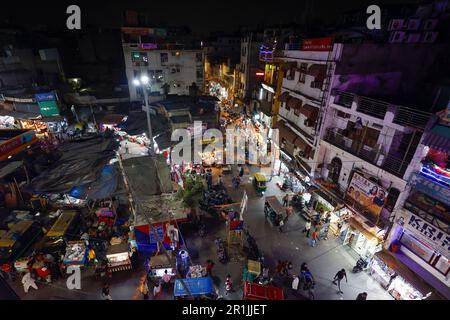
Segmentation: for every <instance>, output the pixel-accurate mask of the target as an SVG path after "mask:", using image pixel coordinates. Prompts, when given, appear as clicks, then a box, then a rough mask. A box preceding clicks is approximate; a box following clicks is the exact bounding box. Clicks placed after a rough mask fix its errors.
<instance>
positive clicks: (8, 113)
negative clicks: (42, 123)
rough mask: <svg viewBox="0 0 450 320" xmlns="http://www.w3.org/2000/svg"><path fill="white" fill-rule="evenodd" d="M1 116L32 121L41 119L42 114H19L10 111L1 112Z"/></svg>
mask: <svg viewBox="0 0 450 320" xmlns="http://www.w3.org/2000/svg"><path fill="white" fill-rule="evenodd" d="M0 116H10V117H13V118H16V119H22V120H32V119H36V118H39V117H40V116H41V114H40V113H36V112H19V111H9V110H0Z"/></svg>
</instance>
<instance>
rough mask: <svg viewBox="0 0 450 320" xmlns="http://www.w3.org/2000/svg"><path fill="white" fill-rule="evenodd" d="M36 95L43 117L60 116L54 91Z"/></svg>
mask: <svg viewBox="0 0 450 320" xmlns="http://www.w3.org/2000/svg"><path fill="white" fill-rule="evenodd" d="M34 97H35V99H36V101H37V103H38V105H39V109H40V111H41V115H42V116H43V117H55V116H59V108H58V105H57V102H56V96H55V94H54V93H53V92H46V93H38V94H36V95H35V96H34Z"/></svg>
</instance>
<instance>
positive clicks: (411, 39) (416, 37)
mask: <svg viewBox="0 0 450 320" xmlns="http://www.w3.org/2000/svg"><path fill="white" fill-rule="evenodd" d="M421 37H422V34H421V33H408V34H407V35H406V37H405V42H406V43H418V42H419V41H420V38H421Z"/></svg>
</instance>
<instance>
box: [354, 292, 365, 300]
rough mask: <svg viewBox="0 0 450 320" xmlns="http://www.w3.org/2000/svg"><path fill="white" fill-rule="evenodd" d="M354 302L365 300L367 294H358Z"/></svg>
mask: <svg viewBox="0 0 450 320" xmlns="http://www.w3.org/2000/svg"><path fill="white" fill-rule="evenodd" d="M356 300H367V292H361V293H360V294H358V296H357V297H356Z"/></svg>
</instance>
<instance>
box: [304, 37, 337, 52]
mask: <svg viewBox="0 0 450 320" xmlns="http://www.w3.org/2000/svg"><path fill="white" fill-rule="evenodd" d="M302 50H303V51H331V50H333V38H330V37H327V38H313V39H304V40H303V42H302Z"/></svg>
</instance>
